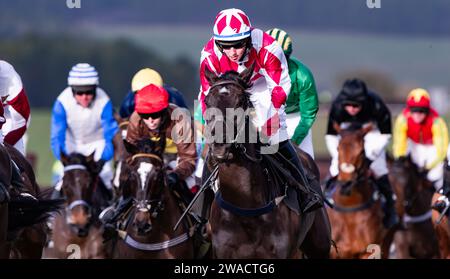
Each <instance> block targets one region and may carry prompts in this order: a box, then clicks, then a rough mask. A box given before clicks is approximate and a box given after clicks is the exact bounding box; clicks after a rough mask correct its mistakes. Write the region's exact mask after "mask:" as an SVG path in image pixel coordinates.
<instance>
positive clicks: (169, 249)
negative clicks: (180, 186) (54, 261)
mask: <svg viewBox="0 0 450 279" xmlns="http://www.w3.org/2000/svg"><path fill="white" fill-rule="evenodd" d="M125 147H126V149H127V151H128V152H129V154H130V155H131V156H130V157H129V158H128V159H127V160H126V161H124V162H122V164H121V166H120V168H121V170H120V174H116V175H119V176H120V178H118V179H119V181H120V193H121V195H122V198H123V199H124V200H128V201H129V202H130V206H129V208H128V210H127V211H126V212H125V213H124V214H123V216H122V217H121V218H120V220H119V221H118V224H117V231H118V238H116V239H115V240H113V241H114V243H113V244H112V247H113V248H112V249H113V253H112V254H113V255H112V256H113V258H133V259H179V258H182V259H192V258H194V240H193V233H194V226H193V224H189V223H186V224H183V226H180V227H178V228H177V230H175V231H174V230H173V228H174V226H175V224H176V223H177V221H178V219H179V218H180V216H181V214H182V213H183V206H182V205H181V200H179V199H177V198H176V197H175V195H174V193H173V192H172V191H170V190H169V188H168V186H167V177H166V167H165V166H164V162H163V159H162V152H163V150H164V149H161V150H155V146H154V142H152V141H151V140H143V141H141V142H139V143H138V144H137V146H134V145H131V144H129V143H127V142H125Z"/></svg>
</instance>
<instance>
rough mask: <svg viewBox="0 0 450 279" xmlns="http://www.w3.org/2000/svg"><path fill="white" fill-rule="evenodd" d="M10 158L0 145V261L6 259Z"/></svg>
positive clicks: (7, 253) (8, 245) (7, 255)
mask: <svg viewBox="0 0 450 279" xmlns="http://www.w3.org/2000/svg"><path fill="white" fill-rule="evenodd" d="M11 167H12V166H11V157H10V156H9V154H8V152H7V150H6V148H5V147H4V146H3V145H2V144H0V259H8V258H9V252H10V243H8V241H7V240H8V201H9V192H8V188H9V186H10V183H11Z"/></svg>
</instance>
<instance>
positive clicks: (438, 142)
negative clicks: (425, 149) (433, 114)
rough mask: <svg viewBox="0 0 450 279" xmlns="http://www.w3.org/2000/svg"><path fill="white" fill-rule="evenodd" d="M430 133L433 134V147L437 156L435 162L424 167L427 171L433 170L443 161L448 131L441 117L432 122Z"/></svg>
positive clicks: (445, 153)
mask: <svg viewBox="0 0 450 279" xmlns="http://www.w3.org/2000/svg"><path fill="white" fill-rule="evenodd" d="M431 131H432V133H433V145H434V146H435V148H436V153H437V156H436V160H434V161H433V162H430V163H428V164H427V165H426V166H425V167H426V168H427V169H429V170H430V169H433V168H434V167H436V166H437V165H438V164H439V163H441V162H442V161H444V160H445V157H446V155H447V147H448V129H447V125H446V124H445V121H444V120H443V119H442V118H441V117H438V118H436V119H435V120H434V123H433V126H432V127H431Z"/></svg>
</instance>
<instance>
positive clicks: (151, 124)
mask: <svg viewBox="0 0 450 279" xmlns="http://www.w3.org/2000/svg"><path fill="white" fill-rule="evenodd" d="M142 120H144V123H145V125H147V127H148V128H149V129H150V130H156V129H158V128H159V125H161V117H158V118H155V119H153V118H151V117H149V118H148V119H145V118H143V119H142Z"/></svg>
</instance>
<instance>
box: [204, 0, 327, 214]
mask: <svg viewBox="0 0 450 279" xmlns="http://www.w3.org/2000/svg"><path fill="white" fill-rule="evenodd" d="M252 65H254V72H253V76H252V78H251V82H252V84H253V86H252V87H251V88H250V89H248V93H249V95H250V97H249V99H250V101H251V103H252V104H253V107H254V111H255V113H256V117H252V121H253V123H254V124H255V127H257V128H258V131H259V133H260V135H262V137H261V138H264V139H267V140H268V143H269V144H270V145H273V146H276V145H278V152H279V153H280V154H282V155H283V156H284V157H285V158H287V159H289V160H291V162H292V163H293V164H294V165H295V166H296V167H297V169H298V170H299V171H296V170H293V171H291V174H292V175H293V176H294V178H295V179H296V180H297V181H304V184H309V185H305V186H306V188H307V189H308V191H305V192H303V191H300V190H299V191H298V198H299V202H300V207H301V209H302V211H303V212H309V211H313V210H315V209H318V208H320V207H321V206H322V199H321V196H320V194H318V193H317V191H320V186H318V188H319V189H315V190H312V188H311V186H312V185H313V184H314V181H312V179H311V180H309V179H307V177H311V176H309V175H305V171H307V170H305V169H304V168H302V167H301V162H300V160H299V158H298V156H297V153H296V151H295V148H294V147H293V145H292V143H291V142H290V141H289V136H288V133H287V126H286V113H285V111H284V110H285V102H286V99H287V96H288V94H289V92H290V89H291V79H290V77H289V70H288V64H287V61H286V57H285V55H284V53H283V50H282V48H281V47H280V45H279V44H278V43H277V42H276V41H275V39H274V38H272V37H271V36H270V35H268V34H266V33H265V32H264V31H262V30H260V29H257V28H253V27H252V26H251V23H250V20H249V18H248V16H247V15H246V14H245V13H244V12H243V11H241V10H239V9H226V10H223V11H221V12H219V13H218V15H217V16H216V19H215V22H214V27H213V37H212V38H211V39H210V40H209V41H208V42H207V43H206V45H205V46H204V47H203V50H202V52H201V59H200V82H201V87H200V94H199V101H200V104H201V107H202V112H203V114H204V113H205V110H206V106H205V97H206V95H208V93H209V89H210V85H209V83H208V80H207V78H206V76H205V69H206V68H207V69H208V70H209V71H211V72H213V73H215V74H216V75H218V76H219V75H221V74H224V73H226V72H227V71H231V70H233V71H236V72H238V73H241V72H243V71H244V70H246V69H248V68H250V67H251V66H252ZM205 170H206V171H205ZM208 171H209V170H208V168H207V167H206V168H204V171H203V177H202V180H204V179H205V178H206V177H207V172H208ZM305 177H306V178H305ZM317 185H318V183H317Z"/></svg>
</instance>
